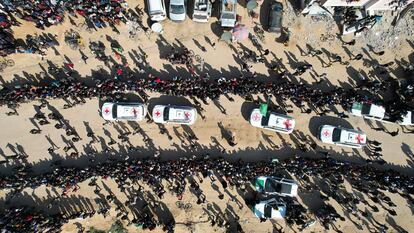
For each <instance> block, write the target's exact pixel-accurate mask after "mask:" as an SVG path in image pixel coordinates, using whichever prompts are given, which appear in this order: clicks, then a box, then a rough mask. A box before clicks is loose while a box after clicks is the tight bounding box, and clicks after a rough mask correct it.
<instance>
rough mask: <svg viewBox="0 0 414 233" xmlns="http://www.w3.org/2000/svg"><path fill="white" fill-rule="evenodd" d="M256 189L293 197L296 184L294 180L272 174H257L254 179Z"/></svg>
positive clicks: (295, 193) (296, 188) (296, 193)
mask: <svg viewBox="0 0 414 233" xmlns="http://www.w3.org/2000/svg"><path fill="white" fill-rule="evenodd" d="M255 186H256V190H257V191H258V192H261V193H263V194H269V195H279V196H288V197H295V196H297V195H298V184H297V183H296V182H295V181H294V180H290V179H284V178H278V177H273V176H259V177H257V178H256V181H255Z"/></svg>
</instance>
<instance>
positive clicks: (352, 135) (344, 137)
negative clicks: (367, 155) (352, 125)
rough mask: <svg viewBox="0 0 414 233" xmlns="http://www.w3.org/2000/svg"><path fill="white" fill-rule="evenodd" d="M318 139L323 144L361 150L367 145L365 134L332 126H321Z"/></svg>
mask: <svg viewBox="0 0 414 233" xmlns="http://www.w3.org/2000/svg"><path fill="white" fill-rule="evenodd" d="M318 137H319V139H320V140H321V141H322V142H324V143H328V144H335V145H339V146H346V147H352V148H362V147H364V146H365V145H366V143H367V135H366V134H365V133H363V132H360V131H356V130H353V129H345V128H342V127H340V126H333V125H322V126H321V127H319V135H318Z"/></svg>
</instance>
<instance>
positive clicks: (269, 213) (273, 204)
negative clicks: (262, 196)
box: [253, 198, 286, 219]
mask: <svg viewBox="0 0 414 233" xmlns="http://www.w3.org/2000/svg"><path fill="white" fill-rule="evenodd" d="M253 212H254V215H255V216H256V217H258V218H264V219H283V218H284V217H285V215H286V204H285V203H283V202H282V201H278V200H277V199H276V198H271V199H268V200H263V201H261V202H259V203H257V204H256V205H255V206H254V207H253Z"/></svg>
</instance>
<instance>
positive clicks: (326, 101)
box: [0, 73, 409, 121]
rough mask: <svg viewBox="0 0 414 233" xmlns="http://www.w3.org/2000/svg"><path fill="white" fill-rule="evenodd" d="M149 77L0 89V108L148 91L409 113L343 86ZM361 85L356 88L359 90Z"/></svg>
mask: <svg viewBox="0 0 414 233" xmlns="http://www.w3.org/2000/svg"><path fill="white" fill-rule="evenodd" d="M69 74H70V73H69ZM148 76H149V77H148V78H135V77H133V76H132V77H130V78H127V79H126V80H119V79H118V80H101V79H95V80H94V81H95V85H87V84H86V83H84V82H81V81H77V80H75V79H74V78H72V77H70V76H69V77H68V78H66V79H60V80H56V81H53V82H52V84H51V85H48V86H35V85H29V84H25V85H21V86H18V87H17V88H14V89H4V90H2V91H1V93H0V105H8V106H10V107H13V106H16V105H17V104H19V103H21V102H25V101H30V100H36V99H47V98H66V99H69V98H72V99H74V100H79V99H81V100H82V99H85V98H92V97H99V98H102V99H117V98H122V93H124V92H131V91H133V92H136V93H138V94H140V95H142V97H143V98H144V100H145V99H146V97H147V95H146V94H145V92H146V91H149V92H158V93H162V94H166V95H175V96H189V97H197V98H199V99H201V100H202V101H203V102H204V103H207V100H208V98H210V99H212V100H216V99H218V98H219V97H220V96H221V95H223V94H235V95H240V96H242V97H245V98H246V99H249V98H251V95H253V94H269V95H274V96H277V97H278V98H281V100H283V101H286V100H291V101H293V102H294V103H295V104H296V105H297V106H298V107H299V108H301V110H302V111H304V112H309V113H310V111H309V110H310V109H309V108H312V109H313V110H315V111H319V114H326V113H327V112H329V106H333V105H338V104H339V105H341V106H343V107H344V109H349V108H350V107H351V105H352V104H353V103H354V102H356V101H357V102H375V103H377V102H379V103H380V104H381V105H383V106H385V108H386V110H387V114H389V115H390V119H391V121H397V120H399V119H400V118H401V116H402V115H404V114H405V113H406V112H407V111H408V110H409V106H408V105H407V103H405V101H404V100H403V99H402V98H396V99H395V100H393V101H387V102H383V101H381V100H380V99H372V98H370V97H367V95H361V94H360V92H358V90H359V89H348V90H346V89H344V88H342V87H336V88H333V90H332V91H327V92H324V91H321V90H318V89H315V88H313V87H312V86H310V85H307V84H304V83H299V84H295V83H293V82H291V81H290V80H288V79H283V80H282V81H281V82H260V81H257V80H255V79H254V78H251V77H249V76H248V75H242V76H241V77H237V78H231V79H226V78H219V79H215V80H214V79H204V78H202V77H201V76H198V77H193V78H191V79H187V78H185V79H184V78H174V79H173V80H161V79H160V78H159V77H157V76H154V75H151V74H150V75H148ZM361 85H363V84H361ZM361 85H360V86H359V88H361ZM367 85H368V84H367ZM370 87H371V86H370ZM375 88H381V86H378V87H376V86H372V87H371V89H375ZM380 91H381V89H380ZM381 102H382V103H381ZM306 103H307V104H308V108H307V107H306ZM317 113H318V112H317Z"/></svg>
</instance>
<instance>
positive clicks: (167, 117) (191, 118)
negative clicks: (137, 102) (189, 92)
mask: <svg viewBox="0 0 414 233" xmlns="http://www.w3.org/2000/svg"><path fill="white" fill-rule="evenodd" d="M152 118H153V119H154V122H155V123H171V124H181V125H192V124H194V122H195V121H196V119H197V110H196V109H195V108H193V107H188V106H173V105H156V106H155V107H154V109H153V110H152Z"/></svg>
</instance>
